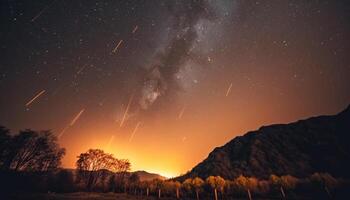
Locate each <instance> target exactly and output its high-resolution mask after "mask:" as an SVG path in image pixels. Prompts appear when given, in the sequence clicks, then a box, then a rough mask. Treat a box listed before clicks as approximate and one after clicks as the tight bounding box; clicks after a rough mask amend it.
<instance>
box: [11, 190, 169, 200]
mask: <svg viewBox="0 0 350 200" xmlns="http://www.w3.org/2000/svg"><path fill="white" fill-rule="evenodd" d="M9 199H14V200H17V199H18V200H19V199H23V200H77V199H83V200H112V199H113V200H115V199H120V200H141V199H145V200H155V199H157V198H155V197H146V196H143V197H141V196H133V195H127V194H115V193H85V192H77V193H66V194H55V193H49V194H26V195H24V194H18V195H11V196H9ZM162 199H163V200H170V199H173V198H165V197H164V198H162Z"/></svg>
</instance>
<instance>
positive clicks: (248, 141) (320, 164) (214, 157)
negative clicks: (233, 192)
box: [179, 107, 350, 180]
mask: <svg viewBox="0 0 350 200" xmlns="http://www.w3.org/2000/svg"><path fill="white" fill-rule="evenodd" d="M349 138H350V107H348V108H347V109H346V110H344V111H343V112H341V113H339V114H337V115H334V116H319V117H313V118H309V119H306V120H300V121H297V122H294V123H290V124H277V125H271V126H264V127H261V128H260V129H259V130H257V131H251V132H248V133H247V134H245V135H243V136H239V137H236V138H234V139H233V140H231V141H230V142H228V143H227V144H225V145H224V146H222V147H218V148H215V149H214V151H212V152H211V153H210V154H209V156H208V158H206V159H205V160H204V161H203V162H201V163H200V164H198V165H197V166H195V167H194V168H193V169H192V170H191V171H190V172H189V173H187V174H186V175H184V176H182V177H180V178H179V179H180V180H184V179H185V178H188V177H196V176H199V177H201V178H206V177H208V176H210V175H215V176H222V177H224V178H227V179H233V178H236V177H238V176H239V175H245V176H254V177H258V178H267V177H269V176H270V175H271V174H277V175H286V174H289V175H293V176H296V177H306V176H309V175H311V174H313V173H314V172H328V173H331V174H332V175H334V176H336V177H345V178H349V176H350V170H349V169H350V162H349V161H350V148H349V147H350V145H349Z"/></svg>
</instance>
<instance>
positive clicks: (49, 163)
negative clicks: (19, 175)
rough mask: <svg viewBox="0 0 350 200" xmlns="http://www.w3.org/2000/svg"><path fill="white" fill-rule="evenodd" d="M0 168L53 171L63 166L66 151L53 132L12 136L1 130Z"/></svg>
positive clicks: (22, 133) (30, 132) (26, 132)
mask: <svg viewBox="0 0 350 200" xmlns="http://www.w3.org/2000/svg"><path fill="white" fill-rule="evenodd" d="M0 137H1V142H0V148H1V153H0V154H1V155H0V167H1V169H3V170H13V171H52V170H55V169H57V168H58V166H60V164H61V159H62V157H63V156H64V154H65V150H64V149H63V148H60V147H59V145H58V143H57V137H56V136H54V134H53V133H52V132H51V131H40V132H37V131H32V130H30V129H27V130H24V131H20V133H19V134H18V135H15V136H10V135H9V132H8V130H7V129H4V128H3V127H1V128H0Z"/></svg>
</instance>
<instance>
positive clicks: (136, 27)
mask: <svg viewBox="0 0 350 200" xmlns="http://www.w3.org/2000/svg"><path fill="white" fill-rule="evenodd" d="M138 28H139V27H138V26H137V25H136V26H135V28H134V29H133V30H132V34H134V33H135V32H136V31H137V29H138Z"/></svg>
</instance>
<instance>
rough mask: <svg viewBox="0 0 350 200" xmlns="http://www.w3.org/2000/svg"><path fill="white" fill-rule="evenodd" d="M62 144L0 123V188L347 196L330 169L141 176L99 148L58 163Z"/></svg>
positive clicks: (212, 196)
mask: <svg viewBox="0 0 350 200" xmlns="http://www.w3.org/2000/svg"><path fill="white" fill-rule="evenodd" d="M64 154H65V150H64V149H63V148H61V147H60V146H59V145H58V143H57V138H56V137H55V135H54V134H52V133H51V132H50V131H41V132H36V131H32V130H24V131H20V132H19V133H18V134H16V135H12V134H10V132H9V131H8V130H7V129H5V128H4V127H0V184H1V186H0V193H26V192H28V193H33V192H42V193H48V192H55V193H67V192H80V191H87V192H91V191H93V192H115V193H128V194H130V195H137V196H143V197H145V196H154V197H157V198H163V197H172V198H177V199H186V198H188V199H215V200H218V199H234V198H247V199H254V198H279V199H280V198H284V199H286V198H287V199H293V198H294V199H296V198H298V197H309V198H313V199H328V198H344V197H348V196H347V195H348V193H349V188H350V187H349V186H350V185H349V182H348V181H347V180H343V179H339V178H334V177H333V176H332V175H330V174H328V173H314V174H313V175H311V176H310V177H306V178H297V177H293V176H291V175H284V176H276V175H271V176H270V178H269V179H267V180H261V179H257V178H254V177H245V176H243V175H240V176H238V177H236V178H235V179H233V180H225V179H224V178H222V177H220V176H209V177H207V178H206V179H202V178H200V177H192V178H188V179H185V180H182V181H179V180H178V179H171V180H160V179H154V180H151V181H143V180H141V179H140V177H139V176H138V175H137V174H136V173H132V172H130V169H131V164H130V162H129V161H128V160H127V159H117V158H115V157H114V156H113V155H112V154H108V153H105V152H103V151H102V150H99V149H89V150H88V151H86V152H84V153H81V154H80V155H79V156H78V157H77V161H76V169H60V168H59V166H60V163H61V159H62V157H63V156H64Z"/></svg>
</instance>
